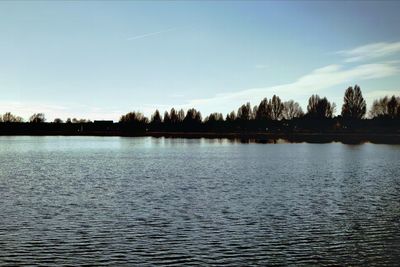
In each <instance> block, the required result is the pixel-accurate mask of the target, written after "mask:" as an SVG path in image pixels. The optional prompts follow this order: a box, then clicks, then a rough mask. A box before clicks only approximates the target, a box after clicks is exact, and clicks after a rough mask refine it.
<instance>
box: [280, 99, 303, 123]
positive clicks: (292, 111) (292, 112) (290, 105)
mask: <svg viewBox="0 0 400 267" xmlns="http://www.w3.org/2000/svg"><path fill="white" fill-rule="evenodd" d="M282 114H283V118H284V119H285V120H291V119H294V118H299V117H302V116H303V115H304V112H303V110H302V108H301V106H300V104H299V103H297V102H294V101H293V100H289V101H286V102H284V103H283V111H282Z"/></svg>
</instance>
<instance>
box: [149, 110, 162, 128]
mask: <svg viewBox="0 0 400 267" xmlns="http://www.w3.org/2000/svg"><path fill="white" fill-rule="evenodd" d="M150 122H151V123H152V124H160V123H161V122H162V119H161V115H160V112H159V111H158V109H157V110H156V111H155V112H154V114H153V115H151V121H150Z"/></svg>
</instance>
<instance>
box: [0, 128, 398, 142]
mask: <svg viewBox="0 0 400 267" xmlns="http://www.w3.org/2000/svg"><path fill="white" fill-rule="evenodd" d="M0 136H104V137H107V136H110V137H111V136H115V137H155V138H162V137H164V138H186V139H200V138H206V139H231V140H240V141H242V142H256V143H277V142H279V141H284V142H287V143H303V142H306V143H331V142H341V143H344V144H361V143H366V142H370V143H376V144H400V133H398V134H397V133H302V132H299V133H261V132H248V133H244V132H226V133H224V132H142V133H129V132H123V131H85V132H65V131H37V132H13V133H10V132H8V133H7V132H1V133H0Z"/></svg>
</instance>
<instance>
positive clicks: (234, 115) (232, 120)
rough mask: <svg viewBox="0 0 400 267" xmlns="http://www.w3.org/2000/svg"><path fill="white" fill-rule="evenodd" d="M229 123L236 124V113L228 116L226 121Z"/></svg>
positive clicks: (232, 112)
mask: <svg viewBox="0 0 400 267" xmlns="http://www.w3.org/2000/svg"><path fill="white" fill-rule="evenodd" d="M225 120H226V121H227V122H234V121H235V120H236V113H235V111H234V110H233V111H231V113H228V114H226V119H225Z"/></svg>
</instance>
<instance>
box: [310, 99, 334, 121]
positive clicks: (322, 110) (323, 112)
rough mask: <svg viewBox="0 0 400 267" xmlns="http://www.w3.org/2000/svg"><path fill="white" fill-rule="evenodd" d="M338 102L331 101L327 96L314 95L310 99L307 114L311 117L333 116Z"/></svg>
mask: <svg viewBox="0 0 400 267" xmlns="http://www.w3.org/2000/svg"><path fill="white" fill-rule="evenodd" d="M335 109H336V104H335V103H332V104H331V103H330V102H329V101H328V99H327V98H326V97H324V98H320V97H319V96H318V95H312V96H311V97H310V98H309V99H308V106H307V116H308V117H311V118H319V119H323V118H332V116H333V114H334V113H335Z"/></svg>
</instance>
